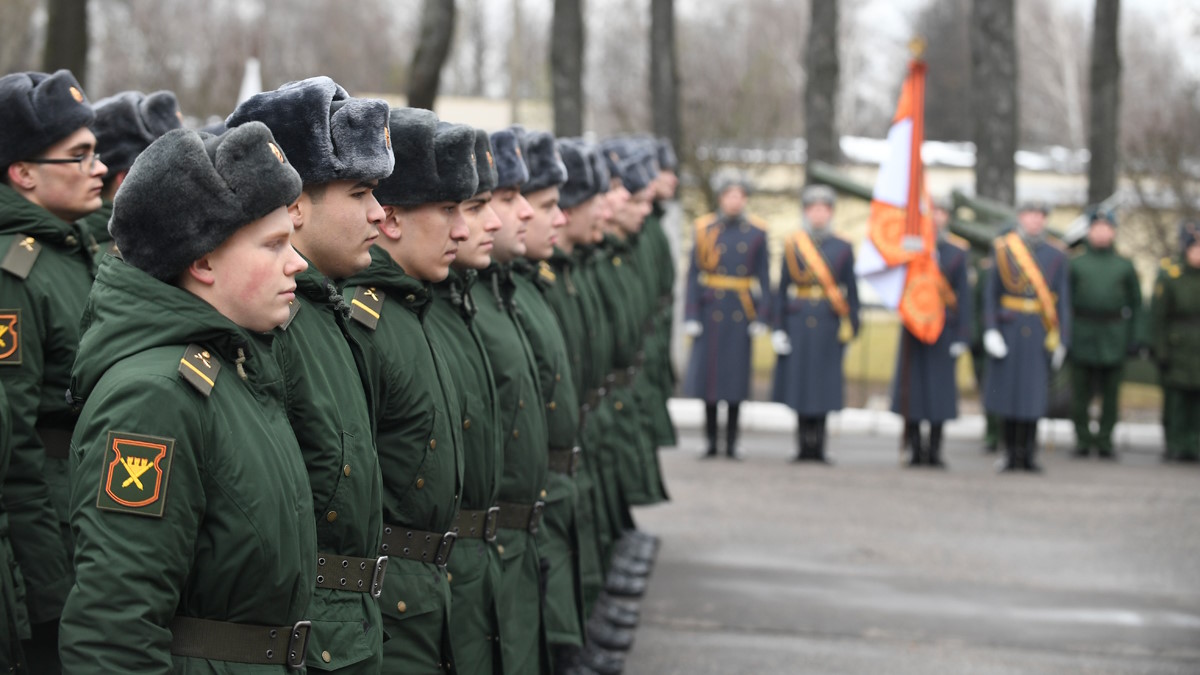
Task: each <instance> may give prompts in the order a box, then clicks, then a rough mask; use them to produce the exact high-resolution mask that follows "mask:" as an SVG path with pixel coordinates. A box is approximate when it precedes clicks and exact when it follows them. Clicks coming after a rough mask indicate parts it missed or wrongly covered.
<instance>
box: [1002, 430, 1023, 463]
mask: <svg viewBox="0 0 1200 675" xmlns="http://www.w3.org/2000/svg"><path fill="white" fill-rule="evenodd" d="M1002 424H1003V429H1002V431H1003V434H1004V452H1005V453H1006V454H1007V456H1006V457H1005V459H1004V467H1003V468H1002V469H1000V470H1001V471H1016V470H1018V469H1020V468H1021V461H1020V458H1019V455H1020V452H1021V451H1020V448H1019V447H1018V445H1017V427H1018V426H1019V424H1018V422H1017V421H1016V420H1010V419H1005V420H1004V421H1003V422H1002Z"/></svg>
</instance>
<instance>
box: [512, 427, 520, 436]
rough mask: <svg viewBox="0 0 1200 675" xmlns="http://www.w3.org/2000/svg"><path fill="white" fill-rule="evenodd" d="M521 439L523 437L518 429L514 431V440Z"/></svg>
mask: <svg viewBox="0 0 1200 675" xmlns="http://www.w3.org/2000/svg"><path fill="white" fill-rule="evenodd" d="M520 437H521V432H520V431H519V430H517V429H513V438H520Z"/></svg>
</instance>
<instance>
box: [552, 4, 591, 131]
mask: <svg viewBox="0 0 1200 675" xmlns="http://www.w3.org/2000/svg"><path fill="white" fill-rule="evenodd" d="M582 4H583V3H582V0H554V20H553V26H552V28H551V30H550V69H551V77H550V81H551V87H552V89H553V91H554V97H553V102H554V133H555V135H557V136H560V137H563V136H579V135H581V134H582V133H583V106H584V101H583V41H584V31H583V6H582Z"/></svg>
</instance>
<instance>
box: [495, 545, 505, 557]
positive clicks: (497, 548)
mask: <svg viewBox="0 0 1200 675" xmlns="http://www.w3.org/2000/svg"><path fill="white" fill-rule="evenodd" d="M496 553H499V554H500V555H504V544H500V545H499V546H497V547H496Z"/></svg>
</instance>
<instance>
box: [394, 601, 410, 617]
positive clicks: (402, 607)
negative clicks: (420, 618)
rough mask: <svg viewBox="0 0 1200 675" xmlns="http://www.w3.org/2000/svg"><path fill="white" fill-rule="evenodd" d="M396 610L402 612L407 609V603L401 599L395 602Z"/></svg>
mask: <svg viewBox="0 0 1200 675" xmlns="http://www.w3.org/2000/svg"><path fill="white" fill-rule="evenodd" d="M396 611H397V612H400V613H401V614H403V613H405V612H407V611H408V605H407V604H406V603H405V602H404V601H403V600H401V601H400V602H397V603H396Z"/></svg>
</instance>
